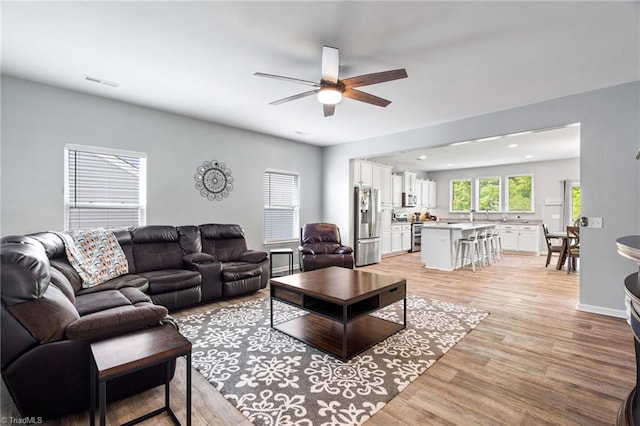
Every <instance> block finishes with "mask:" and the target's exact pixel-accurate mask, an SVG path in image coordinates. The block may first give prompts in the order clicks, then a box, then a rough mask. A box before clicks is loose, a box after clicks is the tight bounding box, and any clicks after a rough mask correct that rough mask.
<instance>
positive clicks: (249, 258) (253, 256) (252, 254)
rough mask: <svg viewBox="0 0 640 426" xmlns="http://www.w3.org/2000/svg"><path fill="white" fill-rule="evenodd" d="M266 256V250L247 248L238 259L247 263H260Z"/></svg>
mask: <svg viewBox="0 0 640 426" xmlns="http://www.w3.org/2000/svg"><path fill="white" fill-rule="evenodd" d="M266 258H267V252H266V251H261V250H247V251H245V252H244V253H242V254H241V255H240V258H239V259H238V260H240V261H242V262H249V263H260V262H262V261H263V260H265V259H266Z"/></svg>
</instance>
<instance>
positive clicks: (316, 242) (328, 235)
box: [298, 223, 353, 271]
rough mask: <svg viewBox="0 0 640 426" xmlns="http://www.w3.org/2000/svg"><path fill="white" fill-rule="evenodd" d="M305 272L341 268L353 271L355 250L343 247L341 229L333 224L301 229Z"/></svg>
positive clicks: (301, 251) (301, 247)
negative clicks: (330, 267)
mask: <svg viewBox="0 0 640 426" xmlns="http://www.w3.org/2000/svg"><path fill="white" fill-rule="evenodd" d="M298 250H299V251H300V256H301V263H300V265H301V268H302V270H303V271H312V270H314V269H321V268H326V267H329V266H340V267H342V268H349V269H353V248H351V247H349V246H344V245H342V241H341V239H340V229H339V228H338V227H337V226H336V225H334V224H332V223H308V224H306V225H305V226H304V227H303V228H301V229H300V247H298Z"/></svg>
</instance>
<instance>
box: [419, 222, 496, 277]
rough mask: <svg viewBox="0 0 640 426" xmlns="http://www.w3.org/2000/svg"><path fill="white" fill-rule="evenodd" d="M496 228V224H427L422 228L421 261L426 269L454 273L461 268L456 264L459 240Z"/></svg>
mask: <svg viewBox="0 0 640 426" xmlns="http://www.w3.org/2000/svg"><path fill="white" fill-rule="evenodd" d="M495 227H496V225H495V224H494V223H473V222H462V223H439V222H435V223H425V224H424V225H423V226H422V244H421V247H422V250H421V252H420V259H421V260H422V261H423V262H424V264H425V268H432V269H441V270H445V271H453V270H454V269H456V268H459V267H460V266H461V265H456V264H455V262H456V251H457V249H458V240H459V239H460V238H467V237H469V235H471V233H472V232H474V231H483V230H485V229H495ZM460 261H461V260H460Z"/></svg>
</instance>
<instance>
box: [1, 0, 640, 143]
mask: <svg viewBox="0 0 640 426" xmlns="http://www.w3.org/2000/svg"><path fill="white" fill-rule="evenodd" d="M1 7H2V63H1V66H2V72H3V73H5V74H8V75H12V76H16V77H21V78H26V79H30V80H35V81H38V82H43V83H47V84H52V85H56V86H61V87H64V88H69V89H73V90H78V91H81V92H86V93H91V94H94V95H98V96H104V97H108V98H113V99H118V100H122V101H126V102H132V103H136V104H140V105H145V106H149V107H154V108H158V109H162V110H167V111H171V112H175V113H179V114H184V115H188V116H192V117H197V118H201V119H204V120H209V121H212V122H217V123H222V124H227V125H231V126H235V127H240V128H246V129H250V130H254V131H257V132H262V133H266V134H271V135H276V136H279V137H284V138H289V139H293V140H298V141H302V142H307V143H312V144H317V145H331V144H336V143H343V142H349V141H353V140H360V139H365V138H369V137H374V136H378V135H384V134H392V133H396V132H401V131H404V130H408V129H413V128H419V127H424V126H428V125H432V124H435V123H441V122H446V121H452V120H456V119H460V118H463V117H469V116H474V115H480V114H485V113H488V112H493V111H498V110H503V109H507V108H512V107H517V106H521V105H526V104H529V103H533V102H539V101H543V100H547V99H552V98H557V97H561V96H565V95H569V94H574V93H580V92H584V91H589V90H592V89H596V88H602V87H607V86H611V85H616V84H620V83H625V82H629V81H635V80H638V79H640V71H639V68H640V66H639V60H638V56H639V47H638V46H639V41H638V31H639V30H638V27H639V25H638V21H639V13H638V3H636V2H615V3H614V2H603V3H599V2H481V1H473V2H359V1H356V2H325V1H323V2H266V1H260V2H145V1H143V2H93V1H90V2H10V1H3V2H2V6H1ZM323 44H326V45H330V46H335V47H338V48H339V49H340V61H341V67H340V77H341V78H346V77H350V76H354V75H360V74H367V73H372V72H378V71H385V70H389V69H395V68H406V70H407V73H408V75H409V77H408V78H407V79H403V80H397V81H392V82H387V83H383V84H379V85H374V86H368V87H363V88H362V90H364V91H367V92H370V93H372V94H374V95H376V96H380V97H383V98H387V99H389V100H391V101H392V103H391V104H390V105H389V106H388V107H387V108H380V107H376V106H371V105H368V104H364V103H361V102H356V101H353V100H350V99H346V100H344V101H343V102H342V103H341V104H339V105H338V106H337V109H336V115H335V116H333V117H328V118H325V117H323V114H322V108H321V105H320V104H319V103H318V102H317V100H316V99H315V98H314V97H307V98H304V99H300V100H297V101H293V102H290V103H286V104H282V105H278V106H272V105H269V102H271V101H273V100H276V99H280V98H283V97H286V96H290V95H293V94H296V93H298V92H302V91H305V90H308V87H307V86H303V85H296V84H292V83H289V82H283V81H277V80H271V79H264V78H259V77H255V76H253V73H254V72H256V71H260V72H265V73H272V74H280V75H285V76H290V77H295V78H300V79H304V80H313V81H319V80H320V59H321V52H322V45H323ZM84 75H89V76H94V77H98V78H100V79H104V80H107V81H111V82H116V83H118V84H119V86H118V87H110V86H107V85H103V84H96V83H91V82H88V81H86V80H84V78H83V76H84Z"/></svg>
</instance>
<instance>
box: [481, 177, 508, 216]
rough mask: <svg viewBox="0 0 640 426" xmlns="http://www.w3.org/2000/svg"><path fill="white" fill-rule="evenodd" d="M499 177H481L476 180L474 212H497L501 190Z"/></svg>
mask: <svg viewBox="0 0 640 426" xmlns="http://www.w3.org/2000/svg"><path fill="white" fill-rule="evenodd" d="M501 183H502V180H501V179H500V177H495V176H494V177H482V178H478V179H476V210H477V211H483V212H484V211H489V212H499V211H500V207H501V205H502V203H501V197H500V192H501V189H502V185H501Z"/></svg>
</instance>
